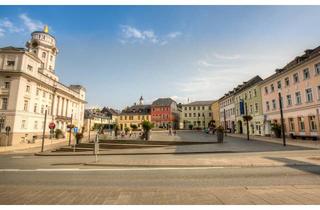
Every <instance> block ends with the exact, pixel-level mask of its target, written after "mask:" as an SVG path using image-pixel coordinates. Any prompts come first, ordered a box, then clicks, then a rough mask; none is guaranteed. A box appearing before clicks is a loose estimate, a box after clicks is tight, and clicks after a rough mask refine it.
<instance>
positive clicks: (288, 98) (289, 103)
mask: <svg viewBox="0 0 320 210" xmlns="http://www.w3.org/2000/svg"><path fill="white" fill-rule="evenodd" d="M287 104H288V106H291V105H292V99H291V95H287Z"/></svg>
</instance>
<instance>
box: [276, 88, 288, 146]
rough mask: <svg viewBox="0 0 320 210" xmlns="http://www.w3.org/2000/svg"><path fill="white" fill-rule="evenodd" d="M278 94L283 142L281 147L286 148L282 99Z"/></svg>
mask: <svg viewBox="0 0 320 210" xmlns="http://www.w3.org/2000/svg"><path fill="white" fill-rule="evenodd" d="M278 94H279V107H280V117H281V131H282V141H283V146H284V147H285V146H286V136H285V133H284V119H283V110H282V97H281V92H279V93H278Z"/></svg>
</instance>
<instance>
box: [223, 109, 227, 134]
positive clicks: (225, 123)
mask: <svg viewBox="0 0 320 210" xmlns="http://www.w3.org/2000/svg"><path fill="white" fill-rule="evenodd" d="M223 118H224V119H223V120H224V135H225V136H227V130H226V129H227V121H226V109H223Z"/></svg>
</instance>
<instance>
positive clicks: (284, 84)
mask: <svg viewBox="0 0 320 210" xmlns="http://www.w3.org/2000/svg"><path fill="white" fill-rule="evenodd" d="M279 93H281V98H282V100H281V101H282V107H283V116H284V124H285V134H286V135H287V136H299V137H302V138H304V137H317V138H318V139H320V129H319V128H320V118H319V115H320V114H319V113H320V47H317V48H315V49H313V50H306V51H305V53H304V54H303V55H302V56H298V57H296V58H295V59H294V60H293V61H291V62H290V63H288V64H287V65H286V66H285V67H284V68H283V69H277V70H276V73H275V74H273V75H271V76H270V77H268V78H266V79H265V80H264V81H263V82H262V83H261V94H262V106H263V113H264V133H265V134H266V135H271V134H272V131H271V125H272V123H277V124H280V123H281V117H280V106H279V105H280V104H279Z"/></svg>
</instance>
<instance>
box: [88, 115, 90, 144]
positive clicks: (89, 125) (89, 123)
mask: <svg viewBox="0 0 320 210" xmlns="http://www.w3.org/2000/svg"><path fill="white" fill-rule="evenodd" d="M90 132H91V116H90V118H89V139H88V142H90Z"/></svg>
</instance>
